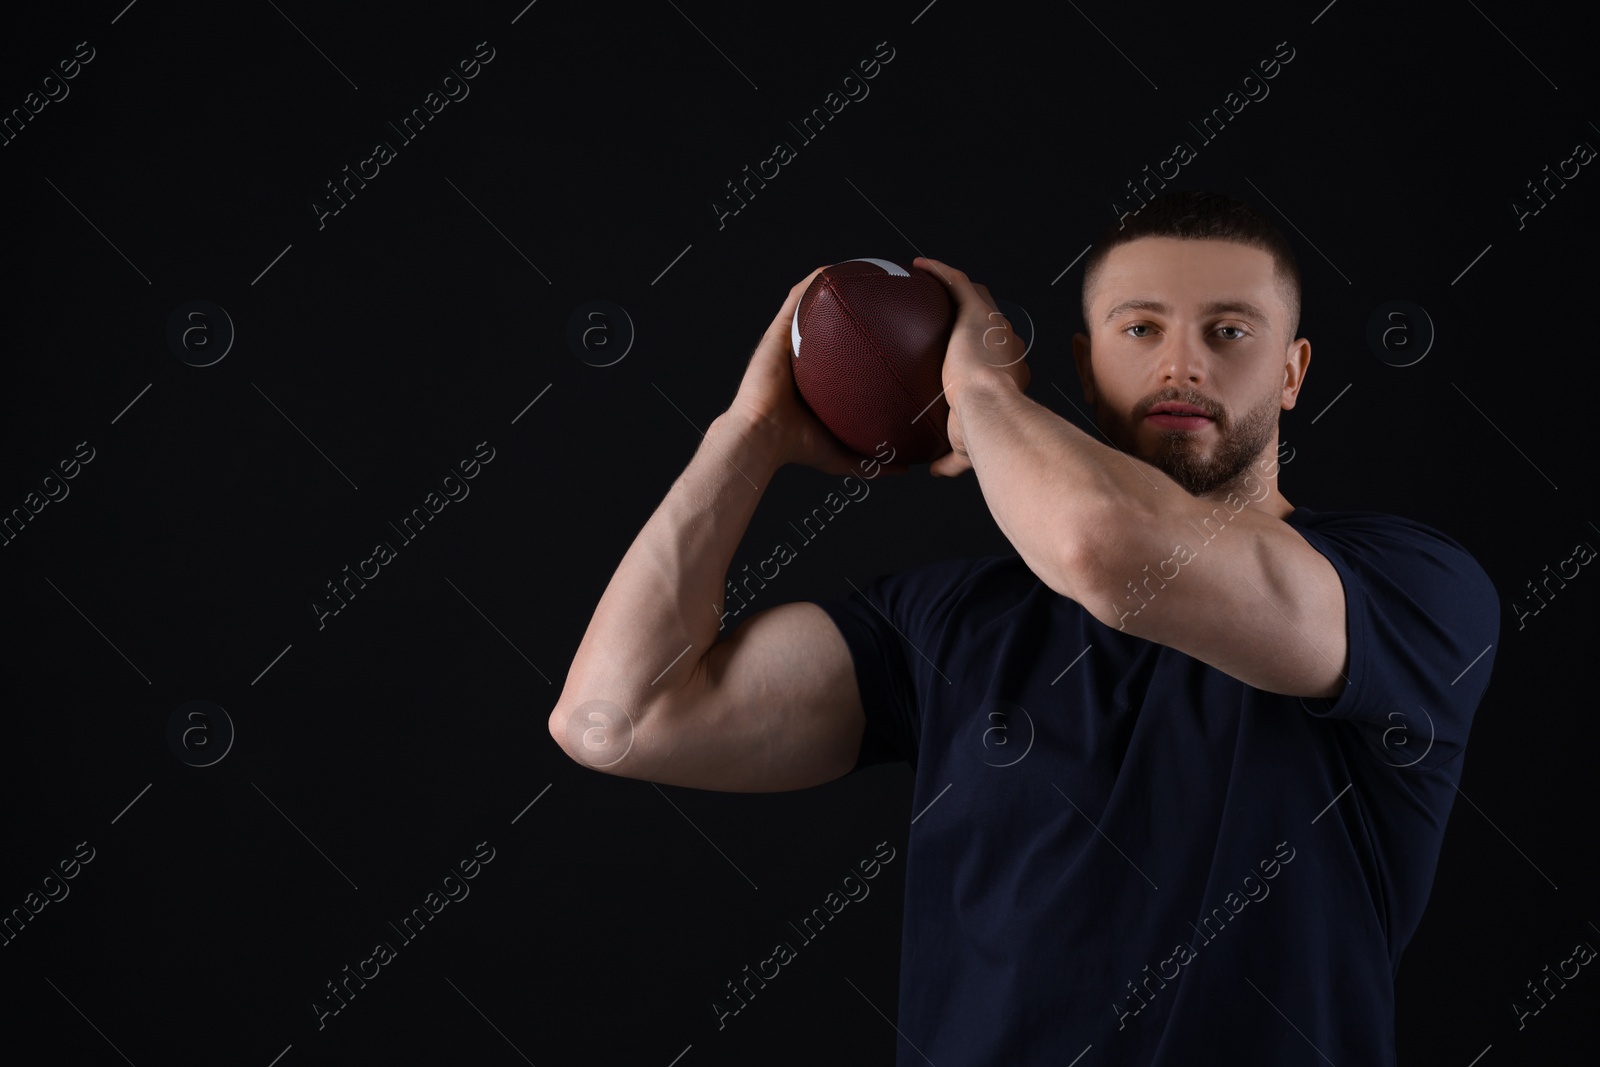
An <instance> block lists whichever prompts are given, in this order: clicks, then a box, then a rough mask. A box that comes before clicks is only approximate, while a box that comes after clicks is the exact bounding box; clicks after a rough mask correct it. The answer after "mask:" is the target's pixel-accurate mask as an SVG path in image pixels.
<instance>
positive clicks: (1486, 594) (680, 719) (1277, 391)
mask: <svg viewBox="0 0 1600 1067" xmlns="http://www.w3.org/2000/svg"><path fill="white" fill-rule="evenodd" d="M916 266H917V267H919V268H920V269H924V270H928V271H930V272H932V273H933V274H934V275H935V276H936V277H938V278H940V279H941V280H943V281H944V282H945V284H946V285H948V286H949V289H950V293H951V295H952V297H953V298H954V299H955V301H956V304H957V308H958V317H957V322H956V328H955V331H954V334H953V336H952V338H951V341H950V344H949V348H948V351H947V353H946V358H945V365H944V386H945V396H946V398H947V400H948V401H949V403H950V408H951V411H950V416H949V433H950V438H951V442H952V444H953V446H954V450H953V451H952V452H951V453H950V454H948V455H946V456H944V457H943V458H941V459H939V460H937V461H935V462H934V463H933V464H932V467H931V470H932V473H933V474H935V475H940V476H954V475H959V474H961V473H963V472H965V471H967V470H973V471H975V475H976V477H977V479H978V483H979V485H980V487H981V489H982V491H983V496H984V499H985V501H986V502H987V504H988V506H989V509H990V511H991V512H992V513H993V515H994V519H995V521H996V522H997V523H998V524H999V527H1000V529H1001V531H1002V532H1004V534H1005V535H1006V537H1007V539H1008V540H1009V541H1010V542H1011V544H1012V546H1013V547H1014V548H1015V550H1016V551H1015V553H1013V554H1007V555H999V556H988V557H983V558H978V559H965V560H953V561H948V562H941V563H935V564H931V565H927V566H922V567H917V568H914V569H911V570H908V571H906V572H904V573H901V574H897V575H889V576H880V577H878V578H877V579H875V580H874V581H872V582H870V583H866V584H864V585H863V588H862V589H861V591H860V592H858V593H856V594H854V595H852V596H850V597H849V598H848V599H839V600H826V599H816V600H805V601H800V602H796V603H788V604H781V605H778V606H776V607H771V608H768V609H766V610H764V611H761V612H758V613H756V614H754V615H752V616H751V617H749V618H748V619H747V620H746V621H745V622H744V623H743V625H741V626H739V627H738V628H737V629H735V630H733V631H732V632H731V633H730V634H729V635H727V636H726V637H724V638H723V639H722V640H720V641H719V640H718V639H717V637H718V633H717V631H718V623H719V619H720V614H721V610H722V599H723V581H724V576H725V573H726V571H727V569H728V567H729V564H730V562H731V560H732V557H733V553H734V551H735V549H736V548H737V546H738V544H739V542H740V540H741V539H742V538H743V536H744V533H745V529H746V527H747V525H748V523H749V520H750V517H751V514H752V512H753V511H754V509H755V507H756V502H757V500H758V498H759V496H760V493H761V491H762V488H763V487H765V486H766V485H767V483H768V482H770V481H771V479H772V476H773V474H774V473H775V472H776V471H777V469H778V468H779V467H781V466H782V465H783V464H785V463H803V464H807V465H810V466H813V467H817V468H820V469H822V470H824V471H828V472H830V473H835V474H844V473H849V472H852V471H853V470H854V469H855V467H856V465H857V464H858V462H862V460H863V458H862V457H858V456H854V455H852V454H850V452H849V451H848V450H846V449H844V448H843V447H842V446H841V445H840V444H839V443H838V442H837V441H835V440H834V439H833V438H832V437H831V435H829V434H828V433H827V431H826V430H824V429H823V428H822V426H821V425H820V423H818V422H817V421H816V419H815V418H814V417H813V416H811V415H810V414H809V413H808V412H807V411H806V410H805V409H804V408H803V406H802V405H801V404H800V402H799V400H798V399H797V395H796V392H795V389H794V385H793V378H792V375H791V371H790V369H789V322H790V317H791V316H792V314H793V312H794V308H795V305H796V303H797V302H798V300H799V298H800V294H801V293H802V292H803V291H804V289H805V287H806V286H807V284H809V282H810V280H811V278H810V277H807V278H806V279H804V280H803V281H801V282H800V283H799V284H798V285H796V286H795V287H794V288H793V289H792V290H791V291H790V293H789V297H788V299H787V300H786V301H785V303H784V305H783V307H782V309H781V310H780V311H779V313H778V315H777V317H776V318H775V319H774V320H773V322H772V325H771V326H770V327H769V328H768V329H767V332H766V335H765V337H764V338H763V339H762V341H761V343H760V344H759V345H758V346H757V348H756V350H755V352H754V354H753V355H752V357H751V359H750V363H749V366H748V368H747V370H746V372H745V375H744V379H743V381H742V382H741V384H740V387H739V391H738V394H737V396H736V397H735V398H734V401H733V403H732V405H731V406H730V407H729V408H728V410H727V411H726V412H725V413H724V414H722V415H721V416H719V417H718V419H717V420H716V421H715V422H714V423H713V424H712V426H711V428H710V430H709V431H708V432H707V434H706V437H705V441H704V443H703V445H702V447H701V448H700V449H699V451H698V452H697V453H696V455H695V457H694V459H693V460H692V461H691V462H690V464H689V466H688V468H687V469H686V470H685V471H684V473H683V475H682V476H681V477H680V478H679V479H678V480H677V482H676V483H674V485H673V486H672V489H671V491H670V492H669V493H668V494H667V497H666V499H665V500H664V501H663V503H662V504H661V506H660V507H659V508H658V509H657V511H656V512H655V514H654V515H653V516H652V517H651V518H650V520H649V522H648V523H647V524H646V525H645V527H644V529H643V531H642V532H641V533H640V534H639V537H638V539H637V540H636V541H635V542H634V544H633V546H632V547H631V548H630V549H629V551H628V552H627V554H626V555H625V556H624V558H623V560H622V563H621V565H620V566H619V567H618V568H617V571H616V574H615V576H614V577H613V578H612V580H611V583H610V585H609V586H608V587H607V588H606V591H605V594H604V596H603V597H602V598H601V600H600V603H599V606H598V607H597V609H596V611H595V614H594V618H593V620H592V621H591V623H590V625H589V629H588V632H587V633H586V634H585V635H584V639H583V642H582V644H581V646H580V647H579V649H578V653H577V656H576V658H575V659H574V661H573V664H572V668H571V671H570V672H569V674H568V677H567V682H566V686H565V688H564V689H563V691H562V694H561V699H560V700H559V701H558V703H557V706H556V708H555V710H554V712H553V713H552V714H551V716H550V731H551V734H552V736H553V737H554V738H555V739H556V740H557V741H558V742H559V743H560V744H561V746H562V748H563V749H564V751H566V752H567V753H568V755H570V756H571V757H572V758H573V759H575V760H578V761H580V762H582V763H584V764H586V765H588V766H591V767H595V768H598V769H603V770H605V771H607V772H608V773H614V774H621V775H626V776H629V777H635V778H641V779H648V780H652V781H657V782H663V783H671V784H675V785H683V786H693V787H698V788H701V789H714V790H735V791H751V792H755V791H768V790H788V789H800V788H804V787H807V786H812V785H817V784H820V783H823V782H827V781H830V780H832V779H835V778H838V777H840V776H842V775H844V774H847V773H850V772H851V771H852V770H854V769H856V768H860V767H862V766H866V765H868V764H872V763H877V762H883V761H887V760H897V759H899V760H906V761H908V762H909V763H910V765H911V767H912V768H913V770H914V772H915V786H914V790H915V795H914V798H913V801H912V810H914V811H917V812H919V813H920V814H919V816H918V818H917V820H916V822H915V825H913V826H912V827H911V831H910V839H909V848H908V855H907V858H906V876H905V877H906V902H905V925H904V930H903V942H902V957H901V969H900V976H901V986H900V1002H899V1017H898V1020H897V1025H898V1028H899V1030H900V1032H901V1034H902V1035H903V1038H902V1039H901V1040H900V1041H899V1043H898V1050H899V1051H898V1062H899V1063H900V1064H902V1065H907V1064H911V1063H923V1062H926V1061H927V1060H931V1061H932V1062H934V1063H938V1064H940V1065H941V1067H954V1065H965V1064H1056V1065H1064V1064H1068V1063H1072V1062H1075V1061H1076V1058H1077V1057H1078V1056H1080V1055H1081V1054H1083V1053H1084V1052H1085V1050H1086V1049H1089V1048H1091V1047H1092V1049H1093V1051H1092V1052H1091V1053H1090V1054H1089V1055H1090V1057H1091V1058H1090V1059H1086V1060H1085V1061H1084V1062H1085V1063H1086V1064H1089V1063H1092V1064H1094V1065H1104V1064H1163V1065H1178V1064H1183V1065H1190V1064H1198V1063H1219V1064H1221V1063H1249V1064H1306V1063H1321V1062H1324V1061H1325V1060H1326V1061H1331V1062H1333V1063H1339V1064H1362V1065H1380V1064H1393V1063H1394V1059H1395V1052H1394V975H1395V972H1396V970H1397V969H1398V967H1399V962H1400V955H1401V952H1402V950H1403V949H1404V948H1405V946H1406V944H1407V942H1408V941H1409V939H1410V938H1411V935H1412V933H1413V932H1414V931H1415V929H1416V927H1417V924H1418V922H1419V920H1420V919H1421V916H1422V911H1423V907H1424V905H1425V903H1426V901H1427V897H1428V893H1429V890H1430V888H1431V885H1432V881H1433V873H1434V867H1435V864H1436V861H1437V859H1438V854H1439V847H1440V842H1441V839H1442V837H1443V833H1444V827H1445V821H1446V818H1447V817H1448V815H1449V813H1450V809H1451V805H1452V802H1453V800H1454V797H1455V784H1456V783H1457V782H1458V781H1459V779H1460V774H1461V767H1462V757H1463V753H1464V750H1465V745H1466V741H1467V734H1468V729H1469V727H1470V724H1471V721H1472V716H1473V712H1474V711H1475V709H1476V708H1477V706H1478V703H1479V701H1480V699H1481V698H1482V695H1483V692H1484V690H1485V688H1486V686H1487V685H1488V679H1489V674H1490V667H1491V666H1492V663H1493V656H1492V653H1490V651H1489V649H1490V648H1491V646H1492V645H1493V644H1494V643H1495V642H1496V641H1497V635H1498V631H1499V618H1500V609H1499V601H1498V598H1497V596H1496V594H1495V591H1494V588H1493V586H1492V585H1491V584H1490V582H1489V580H1488V578H1487V577H1486V576H1485V575H1484V573H1483V571H1482V570H1481V568H1480V567H1479V566H1478V565H1477V564H1476V563H1475V562H1474V561H1473V559H1472V558H1471V557H1470V556H1469V555H1468V554H1467V552H1466V551H1465V550H1464V549H1463V548H1462V547H1461V546H1460V545H1458V544H1457V543H1456V542H1455V541H1453V540H1451V539H1449V538H1448V537H1445V536H1443V535H1442V534H1439V533H1437V532H1435V531H1433V530H1430V529H1428V528H1427V527H1425V526H1422V525H1419V524H1418V523H1416V522H1413V521H1410V520H1408V519H1405V518H1399V517H1395V516H1390V515H1383V514H1375V513H1369V512H1351V511H1341V512H1334V511H1311V510H1309V509H1307V508H1305V507H1296V506H1294V505H1291V504H1290V503H1289V502H1288V500H1287V499H1285V497H1284V495H1283V493H1282V492H1281V491H1280V488H1279V485H1278V454H1279V452H1278V412H1279V411H1280V410H1287V409H1289V408H1292V407H1293V406H1294V405H1295V401H1296V398H1297V396H1298V394H1299V392H1300V389H1301V386H1302V385H1303V384H1304V381H1305V374H1306V369H1307V367H1308V365H1309V363H1310V358H1311V345H1310V343H1309V342H1308V341H1307V340H1305V339H1304V338H1297V337H1296V331H1297V328H1298V323H1299V314H1300V293H1299V275H1298V271H1297V268H1296V265H1295V260H1294V256H1293V252H1292V250H1291V249H1290V248H1289V246H1288V245H1287V244H1286V242H1285V241H1284V238H1283V236H1282V235H1281V233H1279V232H1278V230H1277V229H1276V227H1274V226H1273V225H1271V223H1269V222H1267V221H1265V220H1264V219H1262V218H1260V217H1259V216H1258V215H1257V214H1256V213H1255V212H1254V211H1252V210H1251V209H1250V208H1249V206H1248V205H1245V204H1243V203H1241V202H1239V201H1236V200H1233V199H1231V198H1228V197H1224V196H1218V195H1214V194H1207V193H1174V194H1168V195H1166V196H1164V197H1161V198H1158V199H1157V200H1155V201H1152V202H1151V203H1150V204H1149V205H1147V206H1146V207H1145V208H1143V209H1142V210H1141V211H1140V213H1139V214H1138V215H1136V216H1133V217H1132V218H1130V219H1125V220H1123V225H1122V226H1121V227H1119V228H1113V229H1111V230H1108V231H1107V233H1106V235H1105V236H1103V237H1102V238H1101V240H1100V242H1099V243H1098V244H1097V246H1096V248H1095V249H1094V251H1093V252H1092V253H1091V255H1090V257H1089V259H1088V262H1087V263H1086V266H1085V272H1084V292H1083V308H1082V311H1083V317H1084V324H1085V327H1084V328H1085V332H1084V333H1080V334H1078V335H1077V336H1076V337H1075V338H1074V342H1073V353H1074V357H1075V360H1076V363H1077V369H1078V373H1079V376H1080V378H1081V380H1082V383H1083V389H1084V395H1085V397H1086V399H1087V400H1088V401H1089V402H1090V403H1092V404H1093V405H1094V410H1095V422H1096V424H1097V428H1098V433H1085V432H1083V431H1081V430H1079V429H1078V428H1077V427H1075V426H1073V425H1072V424H1071V423H1069V422H1067V421H1065V420H1063V419H1062V418H1060V417H1058V416H1057V415H1055V414H1054V413H1052V412H1051V411H1049V410H1048V409H1046V408H1044V407H1042V406H1040V405H1038V404H1037V403H1035V402H1033V401H1031V400H1029V399H1028V398H1027V397H1026V395H1025V394H1024V390H1025V389H1026V387H1027V385H1028V382H1029V372H1028V370H1027V366H1026V364H1025V363H1024V362H1023V361H1022V360H1021V359H1020V358H1018V354H1020V352H1021V351H1022V349H1021V345H1020V342H1019V341H1018V340H1017V338H1016V337H1015V336H1014V335H1013V334H1012V333H1011V332H1010V330H1009V328H1008V327H1006V326H1005V324H1004V320H1003V318H1002V317H1001V316H999V314H998V313H997V311H996V310H995V305H994V302H993V300H992V299H991V297H990V295H989V292H988V290H987V289H985V288H984V287H983V286H981V285H974V284H973V283H972V282H971V281H970V280H969V279H968V278H967V276H966V275H965V274H963V273H961V272H960V271H957V270H955V269H953V268H951V267H949V266H948V265H945V264H943V263H939V262H937V261H933V260H928V259H919V260H917V261H916ZM996 326H999V327H1000V328H999V329H996V328H995V327H996ZM1107 442H1109V444H1108V443H1107ZM870 462H876V461H870ZM863 469H866V468H863ZM890 469H898V470H903V469H904V467H903V465H900V466H898V467H895V466H892V465H891V468H890ZM1385 473H1386V472H1375V474H1376V475H1382V474H1385Z"/></svg>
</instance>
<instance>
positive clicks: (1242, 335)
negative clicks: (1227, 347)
mask: <svg viewBox="0 0 1600 1067" xmlns="http://www.w3.org/2000/svg"><path fill="white" fill-rule="evenodd" d="M1217 329H1219V330H1232V331H1233V332H1234V333H1236V334H1238V335H1239V336H1238V337H1230V338H1228V340H1230V341H1237V340H1240V339H1241V338H1243V337H1245V336H1246V334H1245V332H1244V330H1242V329H1241V328H1239V327H1238V326H1218V327H1217Z"/></svg>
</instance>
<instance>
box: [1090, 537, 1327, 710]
mask: <svg viewBox="0 0 1600 1067" xmlns="http://www.w3.org/2000/svg"><path fill="white" fill-rule="evenodd" d="M1123 568H1124V569H1126V570H1129V571H1130V573H1128V574H1127V575H1107V576H1106V577H1107V578H1108V579H1110V580H1109V581H1108V582H1107V583H1106V586H1105V591H1104V593H1103V595H1102V596H1101V597H1099V598H1097V600H1099V603H1098V604H1086V605H1085V606H1086V607H1088V608H1089V609H1090V610H1091V612H1093V613H1094V614H1095V616H1096V618H1098V619H1100V621H1101V622H1103V623H1105V624H1106V625H1108V626H1113V627H1115V628H1117V629H1119V630H1121V631H1123V632H1127V633H1131V634H1134V635H1135V636H1138V637H1143V638H1145V639H1146V640H1149V641H1154V642H1156V643H1157V644H1162V645H1166V646H1168V647H1170V648H1175V649H1177V650H1178V651H1180V652H1183V653H1185V654H1187V655H1190V656H1193V657H1194V658H1195V659H1197V660H1200V661H1201V662H1203V663H1206V664H1209V665H1210V666H1212V667H1215V668H1216V669H1217V670H1219V671H1222V672H1223V673H1224V674H1227V675H1229V676H1231V677H1234V678H1237V679H1239V680H1240V681H1242V682H1244V683H1245V684H1246V685H1250V686H1253V687H1254V688H1257V689H1261V690H1263V691H1265V692H1269V693H1282V694H1284V695H1287V696H1299V697H1333V696H1336V695H1337V694H1339V693H1340V692H1342V691H1343V688H1344V686H1345V684H1346V681H1347V671H1346V666H1347V664H1348V657H1349V645H1348V635H1347V628H1346V597H1345V588H1344V584H1343V582H1342V580H1341V577H1340V575H1339V573H1338V571H1337V570H1336V569H1335V568H1334V566H1333V564H1332V563H1331V562H1330V561H1329V560H1328V558H1327V557H1326V556H1324V555H1323V554H1322V553H1321V552H1319V551H1317V549H1315V548H1313V547H1312V546H1311V545H1310V544H1308V543H1307V542H1306V540H1305V539H1304V538H1302V537H1301V536H1300V535H1299V533H1297V532H1296V530H1295V529H1294V528H1293V527H1291V526H1290V525H1289V524H1288V523H1285V522H1283V521H1282V520H1281V519H1275V518H1273V517H1271V516H1269V515H1263V514H1261V513H1259V512H1255V511H1250V510H1248V509H1247V510H1245V511H1243V512H1242V513H1240V514H1239V515H1237V516H1235V517H1233V519H1232V520H1231V521H1230V522H1229V523H1228V524H1227V525H1226V526H1219V527H1217V528H1215V529H1212V528H1211V527H1209V526H1208V527H1203V528H1201V529H1199V530H1195V529H1192V528H1190V529H1186V532H1185V534H1184V535H1182V536H1180V537H1178V538H1175V539H1174V544H1173V546H1172V547H1171V549H1170V550H1169V552H1168V554H1166V555H1164V556H1162V557H1161V558H1159V559H1153V560H1149V561H1146V562H1145V563H1144V565H1143V566H1142V567H1134V566H1132V565H1130V564H1128V563H1126V562H1124V564H1123ZM1108 605H1109V607H1108Z"/></svg>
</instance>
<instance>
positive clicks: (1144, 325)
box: [1122, 322, 1151, 337]
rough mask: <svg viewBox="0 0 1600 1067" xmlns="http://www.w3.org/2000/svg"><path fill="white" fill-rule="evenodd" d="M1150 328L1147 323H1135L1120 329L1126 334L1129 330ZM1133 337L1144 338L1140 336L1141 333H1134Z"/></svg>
mask: <svg viewBox="0 0 1600 1067" xmlns="http://www.w3.org/2000/svg"><path fill="white" fill-rule="evenodd" d="M1150 328H1151V327H1150V324H1149V323H1147V322H1136V323H1134V324H1133V325H1132V326H1124V327H1123V328H1122V332H1123V333H1127V332H1128V331H1129V330H1148V329H1150ZM1133 336H1135V337H1144V336H1145V335H1144V334H1142V333H1136V334H1134V335H1133Z"/></svg>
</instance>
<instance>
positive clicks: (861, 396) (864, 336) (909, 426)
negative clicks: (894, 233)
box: [789, 259, 955, 463]
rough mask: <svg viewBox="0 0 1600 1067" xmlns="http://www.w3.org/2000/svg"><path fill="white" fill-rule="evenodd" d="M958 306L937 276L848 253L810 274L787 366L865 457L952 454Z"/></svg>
mask: <svg viewBox="0 0 1600 1067" xmlns="http://www.w3.org/2000/svg"><path fill="white" fill-rule="evenodd" d="M954 322H955V304H954V302H953V301H952V300H951V298H950V294H949V292H947V291H946V289H945V287H944V285H943V284H942V283H940V281H939V280H938V279H937V278H935V277H934V276H933V275H931V274H929V273H927V272H926V271H922V270H919V269H917V268H915V267H910V266H901V265H900V264H898V263H893V262H891V261H889V260H886V259H847V260H845V261H844V262H842V263H835V264H834V265H833V266H831V267H826V268H824V269H823V270H822V272H821V273H820V274H818V275H817V276H816V277H815V278H814V279H812V282H811V284H810V285H809V286H808V287H807V288H806V291H805V292H804V293H803V294H802V295H801V297H800V304H799V306H798V307H796V308H795V312H794V321H793V322H792V323H791V324H790V330H789V341H790V346H791V349H792V351H791V355H790V361H791V362H790V366H791V367H792V368H793V369H794V380H795V384H796V385H797V386H798V387H799V389H800V395H801V397H803V398H804V399H805V402H806V405H807V406H808V407H809V408H810V409H811V410H812V411H813V412H814V413H815V414H816V416H817V418H818V419H820V420H821V421H822V424H823V425H824V426H826V427H827V428H828V429H829V430H830V431H832V433H833V435H834V436H835V437H837V438H838V439H839V440H840V441H841V442H843V443H844V444H845V445H846V446H847V447H849V448H851V449H853V450H854V451H856V452H857V453H859V454H861V455H865V456H870V455H873V454H875V453H876V452H877V451H878V449H879V448H881V447H882V445H883V443H884V442H888V444H889V445H890V447H892V448H893V449H894V456H895V459H896V460H898V461H901V462H905V463H929V462H932V461H933V460H935V459H938V458H939V457H940V456H942V455H944V454H945V453H946V452H949V451H950V439H949V438H948V437H947V436H946V435H945V426H946V424H947V423H948V421H949V417H950V405H949V404H947V403H946V402H945V399H944V396H943V393H944V383H943V380H942V371H943V368H944V354H945V345H946V344H947V343H948V341H949V340H950V330H951V327H952V325H953V324H954Z"/></svg>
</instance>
